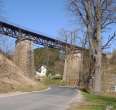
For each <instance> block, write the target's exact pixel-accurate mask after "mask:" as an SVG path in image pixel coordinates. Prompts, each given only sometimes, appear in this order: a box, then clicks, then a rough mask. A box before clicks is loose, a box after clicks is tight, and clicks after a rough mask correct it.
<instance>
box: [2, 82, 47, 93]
mask: <svg viewBox="0 0 116 110" xmlns="http://www.w3.org/2000/svg"><path fill="white" fill-rule="evenodd" d="M47 87H48V86H47V85H44V84H42V83H40V82H37V83H36V84H34V85H27V84H22V85H21V84H20V85H11V84H0V93H8V92H15V91H21V92H31V91H39V90H42V89H46V88H47Z"/></svg>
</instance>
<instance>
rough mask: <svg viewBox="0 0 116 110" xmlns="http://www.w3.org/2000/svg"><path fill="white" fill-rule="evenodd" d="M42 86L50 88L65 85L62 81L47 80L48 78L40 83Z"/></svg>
mask: <svg viewBox="0 0 116 110" xmlns="http://www.w3.org/2000/svg"><path fill="white" fill-rule="evenodd" d="M42 83H43V84H45V85H47V86H50V85H54V86H60V85H65V83H64V81H63V80H61V79H49V78H48V77H46V78H44V79H43V81H42Z"/></svg>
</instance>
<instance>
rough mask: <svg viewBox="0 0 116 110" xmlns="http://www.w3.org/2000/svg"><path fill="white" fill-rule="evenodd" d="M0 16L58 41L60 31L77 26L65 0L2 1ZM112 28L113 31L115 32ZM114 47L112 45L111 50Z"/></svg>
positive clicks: (73, 28)
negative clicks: (0, 14)
mask: <svg viewBox="0 0 116 110" xmlns="http://www.w3.org/2000/svg"><path fill="white" fill-rule="evenodd" d="M2 1H3V5H2V8H3V12H2V16H3V17H4V18H5V19H4V20H7V21H8V22H9V23H12V24H16V25H19V26H21V27H24V28H27V29H30V30H32V31H35V32H39V33H42V34H44V35H48V36H49V37H52V38H57V39H60V37H59V36H60V34H59V32H60V31H61V30H62V29H65V30H69V31H70V30H75V29H79V28H80V27H79V25H77V24H76V23H74V22H73V21H72V19H73V17H72V16H71V15H70V13H69V11H68V9H67V2H66V1H67V0H2ZM115 28H116V27H115V26H113V28H112V29H113V31H114V30H115ZM115 47H116V46H115V45H113V46H112V49H114V48H115Z"/></svg>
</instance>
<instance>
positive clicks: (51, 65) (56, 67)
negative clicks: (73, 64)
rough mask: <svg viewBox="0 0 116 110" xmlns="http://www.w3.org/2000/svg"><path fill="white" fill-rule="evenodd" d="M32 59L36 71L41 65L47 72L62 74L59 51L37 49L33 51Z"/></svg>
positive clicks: (62, 60)
mask: <svg viewBox="0 0 116 110" xmlns="http://www.w3.org/2000/svg"><path fill="white" fill-rule="evenodd" d="M34 58H35V59H34V62H35V67H36V70H38V69H39V67H40V66H41V65H46V66H47V68H48V71H49V72H51V73H53V74H55V73H59V74H63V70H64V59H63V58H62V57H61V53H60V52H59V50H57V49H53V48H37V49H35V50H34Z"/></svg>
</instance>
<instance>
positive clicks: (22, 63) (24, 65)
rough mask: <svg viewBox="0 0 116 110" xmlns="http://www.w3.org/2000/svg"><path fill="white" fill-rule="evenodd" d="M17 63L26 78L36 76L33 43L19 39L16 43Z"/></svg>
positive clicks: (15, 58)
mask: <svg viewBox="0 0 116 110" xmlns="http://www.w3.org/2000/svg"><path fill="white" fill-rule="evenodd" d="M14 60H15V63H16V64H17V65H18V66H19V67H20V68H21V70H22V71H23V72H24V75H25V76H28V77H30V78H32V77H33V76H34V56H33V51H32V41H31V40H29V39H18V40H17V41H16V50H15V57H14Z"/></svg>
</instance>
